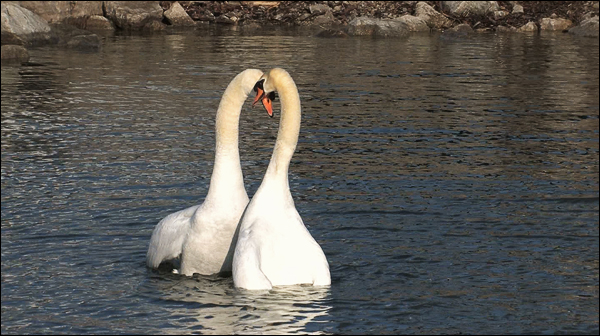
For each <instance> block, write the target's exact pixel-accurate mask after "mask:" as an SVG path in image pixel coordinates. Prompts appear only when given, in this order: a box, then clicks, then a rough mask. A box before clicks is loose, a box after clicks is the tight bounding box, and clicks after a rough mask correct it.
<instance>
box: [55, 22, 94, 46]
mask: <svg viewBox="0 0 600 336" xmlns="http://www.w3.org/2000/svg"><path fill="white" fill-rule="evenodd" d="M51 27H52V34H53V35H54V36H55V37H56V39H57V41H58V42H57V43H58V44H59V45H62V46H66V47H69V48H73V49H78V50H98V49H99V48H100V45H101V42H100V38H99V37H98V35H96V34H94V33H92V32H90V31H87V30H83V29H79V28H77V27H75V26H72V25H69V24H65V23H58V24H52V25H51Z"/></svg>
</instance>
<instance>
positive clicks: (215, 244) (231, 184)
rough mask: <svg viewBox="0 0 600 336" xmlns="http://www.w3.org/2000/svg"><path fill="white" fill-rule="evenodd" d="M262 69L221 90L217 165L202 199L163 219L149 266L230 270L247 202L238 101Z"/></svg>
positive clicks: (182, 271)
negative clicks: (170, 263)
mask: <svg viewBox="0 0 600 336" xmlns="http://www.w3.org/2000/svg"><path fill="white" fill-rule="evenodd" d="M262 74H263V73H262V71H260V70H256V69H248V70H245V71H243V72H241V73H239V74H238V75H237V76H236V77H235V78H234V79H233V80H232V81H231V83H229V85H228V86H227V89H226V90H225V92H224V93H223V97H222V98H221V102H220V104H219V109H218V110H217V117H216V118H217V119H216V125H215V126H216V127H215V133H216V135H215V137H216V146H215V164H214V167H213V173H212V177H211V179H210V187H209V189H208V194H207V196H206V199H205V200H204V202H203V203H202V204H200V205H196V206H193V207H190V208H187V209H184V210H181V211H178V212H175V213H173V214H170V215H168V216H167V217H165V218H164V219H163V220H161V221H160V222H159V223H158V225H156V228H155V229H154V232H153V233H152V238H151V239H150V246H149V248H148V253H147V255H146V263H147V265H148V267H151V268H157V267H158V266H159V265H160V264H161V263H162V262H164V261H169V260H172V259H176V258H178V257H180V258H181V260H180V269H179V272H178V273H180V274H185V275H187V276H191V275H193V274H194V273H200V274H203V275H209V274H215V273H220V272H231V263H232V259H233V250H234V247H235V239H236V238H235V235H236V234H237V233H236V229H237V226H238V223H239V220H240V217H241V216H242V213H243V211H244V209H245V207H246V205H247V204H248V194H247V193H246V189H245V188H244V180H243V175H242V167H241V164H240V155H239V149H238V128H239V118H240V113H241V110H242V105H243V104H244V101H245V100H246V98H247V97H248V94H249V93H250V92H251V91H252V88H253V87H254V85H255V84H256V81H257V80H259V78H260V77H261V76H262Z"/></svg>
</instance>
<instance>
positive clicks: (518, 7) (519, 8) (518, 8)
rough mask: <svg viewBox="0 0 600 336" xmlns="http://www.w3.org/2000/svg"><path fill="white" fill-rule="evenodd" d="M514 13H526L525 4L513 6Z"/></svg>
mask: <svg viewBox="0 0 600 336" xmlns="http://www.w3.org/2000/svg"><path fill="white" fill-rule="evenodd" d="M512 13H513V14H522V13H525V10H524V9H523V6H521V5H519V4H516V5H514V6H513V9H512Z"/></svg>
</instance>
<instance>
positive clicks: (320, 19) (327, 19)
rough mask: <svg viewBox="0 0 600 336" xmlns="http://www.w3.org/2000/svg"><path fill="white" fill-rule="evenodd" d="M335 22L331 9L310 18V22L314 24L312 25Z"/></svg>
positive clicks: (324, 24)
mask: <svg viewBox="0 0 600 336" xmlns="http://www.w3.org/2000/svg"><path fill="white" fill-rule="evenodd" d="M328 8H329V7H328ZM335 22H336V21H335V17H334V16H333V13H332V12H331V10H328V11H326V12H325V13H324V14H322V15H319V16H316V17H314V18H313V19H312V24H314V25H323V26H326V25H331V24H334V23H335Z"/></svg>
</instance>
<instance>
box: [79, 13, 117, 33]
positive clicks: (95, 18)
mask: <svg viewBox="0 0 600 336" xmlns="http://www.w3.org/2000/svg"><path fill="white" fill-rule="evenodd" d="M81 28H82V29H89V30H114V29H115V26H114V25H113V24H112V22H110V20H109V19H107V18H105V17H104V16H100V15H92V16H90V17H88V18H87V20H85V26H84V27H81Z"/></svg>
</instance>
